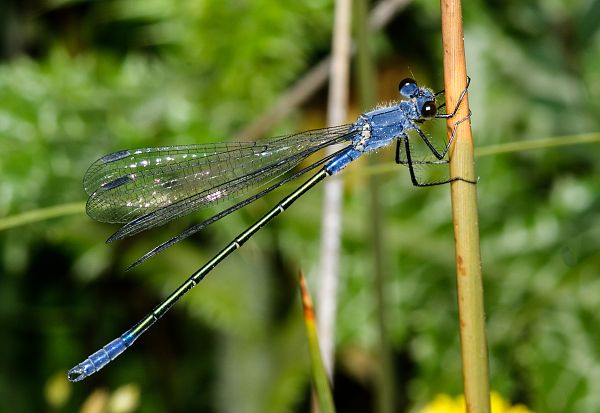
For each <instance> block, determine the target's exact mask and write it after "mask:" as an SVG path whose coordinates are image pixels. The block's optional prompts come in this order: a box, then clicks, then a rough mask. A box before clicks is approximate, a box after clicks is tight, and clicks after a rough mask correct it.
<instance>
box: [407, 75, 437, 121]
mask: <svg viewBox="0 0 600 413" xmlns="http://www.w3.org/2000/svg"><path fill="white" fill-rule="evenodd" d="M398 90H399V91H400V94H401V95H402V96H404V97H407V98H410V99H413V101H414V102H415V109H416V110H417V112H418V114H419V117H421V118H424V119H429V118H433V117H434V116H435V115H436V113H437V107H436V104H435V95H434V94H433V93H432V92H431V91H430V90H429V89H427V88H420V87H419V86H418V85H417V82H415V80H414V79H411V78H410V77H407V78H406V79H404V80H402V81H401V82H400V84H399V85H398Z"/></svg>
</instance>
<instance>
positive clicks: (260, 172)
mask: <svg viewBox="0 0 600 413" xmlns="http://www.w3.org/2000/svg"><path fill="white" fill-rule="evenodd" d="M351 136H352V132H351V125H342V126H336V127H333V128H326V129H318V130H313V131H306V132H301V133H297V134H294V135H288V136H282V137H278V138H272V139H268V140H260V141H256V142H237V143H217V144H198V145H186V146H171V147H158V148H145V149H137V150H127V151H120V152H115V153H113V154H110V155H106V156H104V157H102V158H100V159H98V160H97V161H96V162H94V163H93V164H92V166H90V168H89V170H88V171H87V173H86V174H85V177H84V187H85V189H86V191H87V192H88V194H90V198H89V200H88V203H87V213H88V215H90V216H91V217H92V218H94V219H96V220H98V221H103V222H113V223H126V225H125V226H123V227H122V228H121V230H119V231H118V232H117V233H115V234H114V235H113V237H111V239H110V240H115V239H120V238H124V237H126V236H129V235H133V234H135V233H138V232H140V231H143V230H145V229H148V228H152V227H155V226H158V225H162V224H164V223H166V222H168V221H170V220H172V219H175V218H177V217H180V216H183V215H186V214H188V213H190V212H192V211H195V210H197V209H200V208H203V207H206V206H208V205H214V204H216V203H218V202H221V201H225V200H231V199H234V198H237V197H239V196H240V195H242V194H244V193H247V192H248V191H250V190H252V189H253V188H256V187H258V186H261V185H264V184H265V183H267V182H269V181H270V180H272V179H274V178H275V177H277V176H279V175H281V174H283V173H285V172H286V171H288V170H290V169H291V168H293V167H294V166H295V165H297V164H298V163H299V162H300V161H302V160H303V159H305V158H306V157H308V156H310V155H311V154H312V153H314V152H316V151H318V150H319V149H321V148H323V147H325V146H329V145H332V144H334V143H337V142H343V141H346V140H349V139H350V138H351Z"/></svg>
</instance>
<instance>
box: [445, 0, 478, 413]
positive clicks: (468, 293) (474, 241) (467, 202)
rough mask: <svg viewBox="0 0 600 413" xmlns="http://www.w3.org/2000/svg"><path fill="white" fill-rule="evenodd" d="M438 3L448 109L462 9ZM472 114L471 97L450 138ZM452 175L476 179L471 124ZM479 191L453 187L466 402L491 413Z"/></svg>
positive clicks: (460, 184) (459, 57)
mask: <svg viewBox="0 0 600 413" xmlns="http://www.w3.org/2000/svg"><path fill="white" fill-rule="evenodd" d="M440 4H441V12H442V42H443V49H444V81H445V89H446V105H447V108H449V109H448V110H450V109H451V108H454V107H455V106H456V103H457V101H458V97H459V96H460V94H461V92H462V91H463V90H464V88H465V87H466V76H467V73H466V64H465V50H464V41H463V29H462V11H461V4H460V0H441V1H440ZM468 114H469V101H468V95H467V96H466V97H465V99H464V101H463V102H462V104H461V107H460V109H459V110H458V113H457V114H456V116H454V117H453V118H450V119H448V124H447V126H448V136H450V134H451V133H452V130H453V128H454V124H455V123H456V122H457V121H460V120H461V119H464V118H465V117H466V116H468ZM450 172H451V174H452V176H453V177H462V178H466V179H469V180H476V176H477V175H476V173H475V162H474V157H473V138H472V135H471V123H470V122H469V121H467V122H463V123H461V124H460V126H459V127H458V129H457V131H456V138H455V141H454V148H453V153H452V156H451V161H450ZM476 189H477V186H476V185H475V184H472V183H468V182H464V181H455V182H453V183H452V184H451V197H452V217H453V222H454V239H455V243H456V281H457V291H458V310H459V318H460V338H461V351H462V361H463V384H464V392H465V400H466V404H467V412H473V413H486V412H489V411H490V399H489V378H488V357H487V342H486V336H485V322H484V308H483V287H482V277H481V255H480V250H479V227H478V216H477V191H476Z"/></svg>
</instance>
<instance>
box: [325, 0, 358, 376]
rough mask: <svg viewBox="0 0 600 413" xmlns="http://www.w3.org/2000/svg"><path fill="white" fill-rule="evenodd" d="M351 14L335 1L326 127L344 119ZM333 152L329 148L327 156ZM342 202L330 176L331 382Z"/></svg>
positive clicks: (346, 0) (346, 2)
mask: <svg viewBox="0 0 600 413" xmlns="http://www.w3.org/2000/svg"><path fill="white" fill-rule="evenodd" d="M350 15H351V0H337V1H336V2H335V17H334V18H335V21H334V31H333V41H332V43H333V44H332V49H333V52H332V60H331V68H330V79H331V81H330V83H329V102H328V107H327V123H328V125H329V126H335V125H340V124H342V123H344V121H345V119H346V108H347V106H348V79H349V71H350V69H349V61H350V45H351V40H350ZM336 149H337V148H330V151H331V152H330V153H332V152H333V151H335V150H336ZM341 203H342V181H341V180H340V179H339V178H338V177H332V178H331V179H329V180H328V181H327V182H326V183H325V195H324V200H323V218H322V236H321V270H320V272H319V276H320V278H319V281H320V286H319V295H318V304H319V307H318V310H319V311H318V313H317V325H318V330H319V337H320V338H321V340H320V343H321V351H322V353H323V361H324V363H325V368H326V369H327V372H328V374H329V377H330V379H332V378H333V358H334V346H335V312H336V308H337V289H338V288H337V287H338V272H339V261H340V258H339V255H340V253H339V249H340V234H341V212H340V211H341Z"/></svg>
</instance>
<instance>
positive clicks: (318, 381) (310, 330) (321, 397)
mask: <svg viewBox="0 0 600 413" xmlns="http://www.w3.org/2000/svg"><path fill="white" fill-rule="evenodd" d="M298 280H299V283H300V297H301V298H302V307H303V309H304V324H305V325H306V335H307V338H308V351H309V354H310V365H311V371H312V376H313V385H314V389H315V396H316V400H317V403H318V406H319V409H320V411H321V413H334V412H335V406H334V404H333V395H332V394H331V385H330V383H329V378H328V377H327V371H326V370H325V366H324V365H323V358H322V357H321V349H320V347H319V337H318V334H317V328H316V326H315V311H314V307H313V304H312V299H311V298H310V291H309V290H308V287H307V286H306V278H305V277H304V274H303V273H302V271H300V274H299V276H298Z"/></svg>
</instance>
